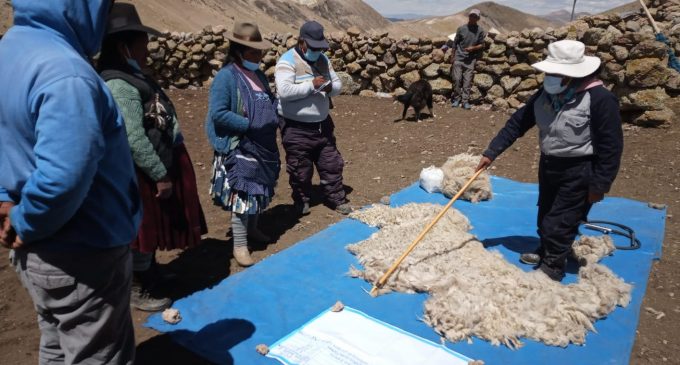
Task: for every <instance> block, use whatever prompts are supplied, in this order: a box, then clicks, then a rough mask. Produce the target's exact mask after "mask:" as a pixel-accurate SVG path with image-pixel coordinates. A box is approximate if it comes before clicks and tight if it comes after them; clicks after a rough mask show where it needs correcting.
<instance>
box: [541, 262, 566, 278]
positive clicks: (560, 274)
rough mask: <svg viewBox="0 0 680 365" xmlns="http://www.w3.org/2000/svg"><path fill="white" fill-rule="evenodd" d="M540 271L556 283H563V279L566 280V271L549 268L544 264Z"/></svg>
mask: <svg viewBox="0 0 680 365" xmlns="http://www.w3.org/2000/svg"><path fill="white" fill-rule="evenodd" d="M538 270H540V271H542V272H543V273H544V274H546V275H548V277H549V278H550V279H552V280H554V281H557V282H561V281H562V279H564V269H560V268H557V267H551V266H548V264H546V263H544V262H543V263H541V265H540V266H538Z"/></svg>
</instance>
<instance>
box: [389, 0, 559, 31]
mask: <svg viewBox="0 0 680 365" xmlns="http://www.w3.org/2000/svg"><path fill="white" fill-rule="evenodd" d="M473 8H474V9H479V10H480V11H481V12H482V18H481V20H480V21H479V23H480V24H481V26H482V27H484V29H486V30H487V31H488V30H490V29H492V28H495V29H496V30H498V31H500V32H501V33H506V32H509V31H513V30H518V31H519V30H522V29H525V28H535V27H540V28H546V27H549V26H554V25H555V24H553V23H552V22H550V21H549V20H547V19H543V18H541V17H538V16H535V15H531V14H527V13H523V12H521V11H519V10H516V9H513V8H511V7H508V6H504V5H500V4H496V3H494V2H491V1H487V2H483V3H479V4H476V5H473V6H471V7H469V8H467V9H465V10H463V11H461V12H459V13H456V14H452V15H448V16H439V17H430V18H425V19H419V20H412V21H403V22H399V23H397V24H398V25H400V26H402V28H405V29H406V32H407V34H409V35H413V36H416V35H421V34H428V35H430V36H444V35H449V34H451V33H454V32H455V31H456V29H457V28H458V27H459V26H461V25H463V24H465V23H467V21H468V15H467V14H468V12H469V11H470V10H471V9H473ZM399 32H400V30H398V29H395V33H399Z"/></svg>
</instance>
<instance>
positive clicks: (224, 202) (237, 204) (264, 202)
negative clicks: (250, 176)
mask: <svg viewBox="0 0 680 365" xmlns="http://www.w3.org/2000/svg"><path fill="white" fill-rule="evenodd" d="M227 158H228V156H227V155H225V154H219V153H216V154H215V158H214V159H213V176H212V179H211V180H210V182H211V185H210V196H211V197H212V199H213V202H214V203H215V205H217V206H220V207H222V209H224V210H227V211H231V212H234V213H237V214H249V215H253V214H259V213H261V212H262V211H264V210H265V209H267V206H269V203H271V199H272V196H273V195H274V194H273V190H272V189H271V188H269V187H267V186H264V185H259V184H258V186H257V187H254V186H253V187H252V188H254V189H253V190H257V191H260V192H262V194H252V193H248V192H245V191H241V190H238V189H234V188H233V187H232V185H230V183H229V178H228V177H227V174H228V169H229V168H233V166H231V167H230V166H226V165H227V164H226V161H227ZM250 184H254V183H250Z"/></svg>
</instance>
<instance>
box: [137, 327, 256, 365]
mask: <svg viewBox="0 0 680 365" xmlns="http://www.w3.org/2000/svg"><path fill="white" fill-rule="evenodd" d="M253 333H255V326H254V325H253V324H252V323H251V322H249V321H246V320H243V319H223V320H220V321H217V322H215V323H212V324H209V325H207V326H205V327H204V328H202V329H200V330H199V331H197V332H193V331H188V330H177V331H173V332H169V333H168V334H167V335H161V336H156V337H153V338H151V339H149V340H147V341H145V342H142V343H140V344H139V345H138V346H137V355H136V358H135V364H139V365H143V364H144V365H146V364H164V365H173V364H177V365H185V364H192V365H200V364H209V362H207V361H203V360H201V359H200V358H197V357H196V355H193V354H187V353H185V351H182V350H180V349H176V348H173V345H172V343H171V342H170V341H168V337H170V338H172V339H173V340H174V341H185V342H184V343H185V347H187V348H189V349H190V350H191V351H192V352H195V353H197V354H200V355H201V356H203V357H205V358H208V359H211V360H212V361H214V362H216V363H220V364H225V365H233V364H236V363H237V362H236V361H235V360H234V357H233V356H232V355H231V353H230V352H229V350H230V349H231V348H232V347H234V346H236V345H238V344H239V343H241V342H243V341H245V340H247V339H249V338H250V337H251V336H252V335H253ZM203 339H209V340H208V341H205V340H203ZM215 344H219V346H215ZM174 347H177V346H176V345H174Z"/></svg>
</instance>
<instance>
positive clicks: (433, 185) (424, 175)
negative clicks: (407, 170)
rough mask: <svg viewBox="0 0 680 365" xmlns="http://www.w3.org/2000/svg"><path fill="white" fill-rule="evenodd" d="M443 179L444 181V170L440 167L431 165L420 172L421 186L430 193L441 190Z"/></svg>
mask: <svg viewBox="0 0 680 365" xmlns="http://www.w3.org/2000/svg"><path fill="white" fill-rule="evenodd" d="M442 181H444V171H442V169H440V168H437V167H434V166H430V167H426V168H424V169H423V171H421V172H420V187H421V188H423V189H424V190H425V191H427V192H428V193H430V194H431V193H438V192H440V191H441V189H442Z"/></svg>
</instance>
